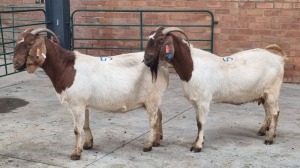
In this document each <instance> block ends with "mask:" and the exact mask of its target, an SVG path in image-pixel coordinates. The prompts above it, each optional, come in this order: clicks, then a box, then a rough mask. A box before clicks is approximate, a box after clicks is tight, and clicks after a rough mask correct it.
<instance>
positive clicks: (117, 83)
mask: <svg viewBox="0 0 300 168" xmlns="http://www.w3.org/2000/svg"><path fill="white" fill-rule="evenodd" d="M143 57H144V52H138V53H130V54H123V55H119V56H113V57H107V59H106V60H105V61H103V60H104V59H102V60H101V59H100V58H99V57H92V56H88V55H84V54H81V53H79V52H76V61H75V65H74V67H75V70H76V75H75V80H74V83H73V85H72V86H71V87H70V88H68V89H67V90H66V91H64V92H63V93H62V94H61V95H59V97H60V99H61V101H62V103H64V102H65V103H73V104H79V105H86V106H88V107H91V108H94V109H97V110H101V111H112V112H114V111H116V112H117V111H119V112H125V111H130V110H132V109H136V108H138V107H141V106H143V105H144V103H145V101H146V100H147V99H148V98H151V96H153V97H156V94H160V95H162V94H163V92H164V91H165V90H166V87H167V85H168V71H167V69H163V68H161V69H160V71H159V73H158V78H160V79H159V81H160V82H155V83H152V75H151V72H150V71H149V68H148V67H147V66H145V65H144V64H143V63H142V61H143ZM153 90H155V91H156V93H155V92H154V91H153ZM152 92H153V93H152ZM150 93H151V94H152V95H151V94H150ZM69 95H72V97H71V96H69Z"/></svg>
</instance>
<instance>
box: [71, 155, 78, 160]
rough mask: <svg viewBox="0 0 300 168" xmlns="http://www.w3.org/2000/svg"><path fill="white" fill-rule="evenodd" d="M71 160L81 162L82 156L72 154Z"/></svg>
mask: <svg viewBox="0 0 300 168" xmlns="http://www.w3.org/2000/svg"><path fill="white" fill-rule="evenodd" d="M70 159H71V160H79V159H80V155H77V154H72V155H71V156H70Z"/></svg>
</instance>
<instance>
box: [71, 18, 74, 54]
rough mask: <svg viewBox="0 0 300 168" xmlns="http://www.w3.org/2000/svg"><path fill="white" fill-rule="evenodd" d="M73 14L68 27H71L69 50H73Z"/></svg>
mask: <svg viewBox="0 0 300 168" xmlns="http://www.w3.org/2000/svg"><path fill="white" fill-rule="evenodd" d="M73 19H74V12H73V13H72V15H71V18H70V23H71V24H70V27H71V50H74V20H73Z"/></svg>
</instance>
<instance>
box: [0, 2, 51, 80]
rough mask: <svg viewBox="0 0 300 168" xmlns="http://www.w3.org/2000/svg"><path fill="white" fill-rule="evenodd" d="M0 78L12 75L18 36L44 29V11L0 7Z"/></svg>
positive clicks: (28, 8)
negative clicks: (39, 28)
mask: <svg viewBox="0 0 300 168" xmlns="http://www.w3.org/2000/svg"><path fill="white" fill-rule="evenodd" d="M0 9H1V11H0V77H3V76H7V75H11V74H14V73H16V72H14V69H13V65H12V57H13V53H14V47H15V41H16V38H17V37H18V34H19V33H20V32H22V31H24V30H25V29H27V28H29V27H30V28H34V27H41V25H42V26H43V27H45V25H46V22H45V10H44V9H42V8H38V9H37V7H0Z"/></svg>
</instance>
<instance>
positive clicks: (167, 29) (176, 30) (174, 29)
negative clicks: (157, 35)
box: [162, 27, 190, 45]
mask: <svg viewBox="0 0 300 168" xmlns="http://www.w3.org/2000/svg"><path fill="white" fill-rule="evenodd" d="M170 32H179V33H181V34H183V35H184V36H185V38H186V39H187V42H188V44H189V45H190V42H189V38H188V37H187V35H186V34H185V33H184V31H183V30H182V29H180V28H178V27H167V28H165V29H164V30H163V31H162V33H163V34H168V33H170Z"/></svg>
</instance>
